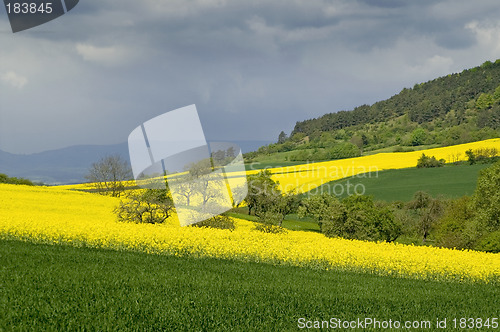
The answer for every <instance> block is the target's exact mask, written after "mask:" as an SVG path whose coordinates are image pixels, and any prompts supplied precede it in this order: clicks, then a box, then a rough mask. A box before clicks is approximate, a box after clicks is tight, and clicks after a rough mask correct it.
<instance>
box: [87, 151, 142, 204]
mask: <svg viewBox="0 0 500 332" xmlns="http://www.w3.org/2000/svg"><path fill="white" fill-rule="evenodd" d="M85 178H86V179H87V180H88V181H89V182H90V183H91V184H92V186H93V187H94V188H95V190H96V191H97V192H98V193H100V194H102V195H108V194H110V195H111V196H113V197H118V196H120V195H121V194H122V193H123V191H124V189H125V186H124V184H123V181H126V180H130V179H131V178H132V171H131V169H130V166H129V164H128V163H127V162H126V161H124V160H123V159H122V158H121V157H120V156H119V155H113V156H108V157H104V158H102V159H101V160H99V161H98V162H97V163H93V164H92V166H91V167H90V169H89V173H88V174H87V175H86V176H85Z"/></svg>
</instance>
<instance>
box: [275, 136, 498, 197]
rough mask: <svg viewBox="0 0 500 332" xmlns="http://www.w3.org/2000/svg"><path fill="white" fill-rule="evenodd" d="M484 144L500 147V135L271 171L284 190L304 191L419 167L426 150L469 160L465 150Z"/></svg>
mask: <svg viewBox="0 0 500 332" xmlns="http://www.w3.org/2000/svg"><path fill="white" fill-rule="evenodd" d="M481 148H496V149H497V150H500V138H494V139H489V140H485V141H480V142H473V143H467V144H460V145H453V146H447V147H443V148H435V149H427V150H421V151H414V152H398V153H379V154H374V155H370V156H363V157H358V158H350V159H341V160H333V161H326V162H320V163H310V164H304V165H297V166H289V167H281V168H273V169H270V171H271V172H272V173H273V179H274V180H275V181H279V183H280V186H281V189H282V190H284V191H287V192H288V191H291V190H295V191H296V192H297V193H303V192H307V191H310V190H312V189H314V188H316V187H319V186H320V185H322V184H325V183H327V182H330V181H334V180H339V179H342V178H346V177H350V176H354V175H358V174H363V173H367V172H377V171H382V170H387V169H400V168H408V167H415V166H416V165H417V160H418V158H420V156H421V155H422V153H425V154H426V155H427V156H434V157H436V158H437V159H444V160H446V162H454V161H459V160H466V155H465V151H467V150H469V149H472V150H476V149H481Z"/></svg>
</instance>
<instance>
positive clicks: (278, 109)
mask: <svg viewBox="0 0 500 332" xmlns="http://www.w3.org/2000/svg"><path fill="white" fill-rule="evenodd" d="M494 5H496V1H493V0H492V1H486V0H485V1H477V2H473V3H472V2H467V1H465V0H461V1H451V0H448V1H439V2H436V1H389V0H386V1H368V0H367V1H347V0H346V1H326V0H325V1H321V0H310V1H290V0H271V1H270V0H259V1H251V2H250V1H235V0H233V1H222V0H220V1H219V0H213V1H208V0H204V1H185V0H176V1H158V0H147V1H146V0H144V1H132V0H123V1H120V3H119V4H117V2H116V1H111V0H103V1H83V0H82V1H80V3H79V4H78V6H77V7H75V8H74V9H73V10H72V11H71V12H69V13H68V14H66V15H64V16H62V17H61V18H59V19H57V20H54V21H53V22H50V23H48V24H46V25H43V26H40V27H38V28H35V29H33V30H28V31H25V32H22V33H19V34H15V35H12V34H8V33H0V40H1V41H2V49H1V50H0V77H5V75H6V74H7V73H11V74H9V76H7V79H5V78H4V79H3V81H0V85H1V84H3V85H2V88H1V89H0V149H5V150H8V151H11V152H32V151H39V150H44V149H49V148H57V147H61V146H67V145H73V144H99V143H101V144H108V143H118V142H123V141H125V140H126V137H127V135H128V133H129V132H130V130H132V129H133V128H135V127H136V126H137V125H138V124H140V123H142V122H144V121H146V120H148V119H150V118H152V117H154V116H156V115H159V114H162V113H164V112H166V111H169V110H173V109H175V108H178V107H182V106H185V105H189V104H193V103H196V104H197V107H198V110H199V113H200V117H201V119H202V121H203V122H202V123H203V126H204V129H205V131H206V133H207V136H208V138H209V139H213V140H229V141H230V140H261V139H264V140H268V139H276V137H277V134H278V133H279V132H280V131H281V130H286V131H290V130H291V129H292V127H293V125H294V124H295V122H296V121H299V120H303V119H306V118H311V117H317V116H320V115H322V114H324V113H326V112H334V111H338V110H341V109H350V108H353V107H355V106H357V105H360V104H363V103H373V102H375V101H377V100H380V99H384V98H388V97H390V96H391V95H393V94H395V93H397V92H398V91H400V90H401V89H402V88H403V87H405V86H406V87H408V86H412V85H413V84H414V83H417V82H419V81H422V80H427V79H432V78H435V77H436V76H438V75H443V74H446V73H447V71H448V70H452V71H459V70H462V69H464V68H467V67H468V66H470V65H478V64H480V63H481V62H482V61H484V60H486V59H484V54H489V55H491V56H494V55H495V54H496V53H495V52H497V50H496V49H495V47H494V45H492V46H491V47H490V46H488V45H485V44H484V43H483V44H481V45H478V43H477V35H476V32H475V30H472V29H468V28H466V25H467V24H468V23H470V22H472V21H477V22H478V26H482V25H481V24H483V23H482V22H484V21H485V20H489V22H492V24H493V23H495V22H499V19H498V17H500V16H499V15H498V14H499V12H500V10H499V9H498V8H497V7H498V5H496V6H494ZM0 24H2V25H3V26H2V27H0V30H2V31H3V30H7V29H8V28H9V27H8V22H7V21H6V20H5V16H3V15H2V16H0ZM492 33H494V32H492ZM498 57H500V54H498ZM55 68H57V70H56V69H55ZM12 73H15V75H14V74H12ZM2 75H4V76H2ZM20 78H24V79H25V80H26V82H27V83H24V85H23V84H22V82H25V81H24V80H21V79H20ZM2 82H3V83H2ZM5 82H10V83H11V84H10V85H6V83H5ZM16 82H17V83H16ZM12 83H16V84H17V85H18V86H21V85H22V88H21V89H20V88H15V87H14V86H12ZM4 85H5V87H4ZM19 124H22V125H19Z"/></svg>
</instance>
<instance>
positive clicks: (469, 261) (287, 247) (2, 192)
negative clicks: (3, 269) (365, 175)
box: [0, 184, 500, 282]
mask: <svg viewBox="0 0 500 332" xmlns="http://www.w3.org/2000/svg"><path fill="white" fill-rule="evenodd" d="M117 204H118V199H116V198H112V197H107V196H100V195H97V194H91V193H85V192H78V191H74V190H68V189H61V188H57V187H29V186H15V185H6V184H0V237H3V238H12V237H14V238H20V239H25V240H28V241H35V242H45V243H54V244H60V243H64V244H71V245H75V246H89V247H102V248H111V249H118V250H139V251H144V252H147V253H161V254H169V255H190V256H195V257H201V256H204V257H219V258H228V259H238V260H244V261H254V262H267V263H273V264H288V265H296V266H306V267H315V268H322V269H347V270H362V271H371V272H374V273H378V274H383V275H394V276H402V277H413V278H437V279H455V280H456V279H458V280H472V281H486V282H488V281H490V280H492V279H496V280H498V277H499V276H500V255H498V254H490V253H482V252H474V251H458V250H451V249H439V248H431V247H418V246H406V245H401V244H390V243H373V242H363V241H355V240H344V239H333V238H326V237H325V236H323V235H322V234H319V233H312V232H301V231H290V232H288V233H286V234H264V233H261V232H258V231H255V230H253V226H252V223H251V222H247V221H243V220H236V229H235V230H234V231H229V230H217V229H206V228H197V227H180V226H179V225H178V222H177V221H176V220H174V219H172V220H170V222H168V223H166V224H162V225H150V224H133V223H119V222H117V221H116V217H115V215H114V214H113V212H112V210H113V208H114V207H115V206H116V205H117Z"/></svg>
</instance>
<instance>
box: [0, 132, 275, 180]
mask: <svg viewBox="0 0 500 332" xmlns="http://www.w3.org/2000/svg"><path fill="white" fill-rule="evenodd" d="M233 142H234V143H236V144H238V145H239V146H240V147H241V149H242V151H243V152H249V151H254V150H257V149H258V148H259V147H260V146H262V145H266V144H269V143H270V142H269V141H233ZM109 155H120V156H121V157H122V158H123V159H124V160H126V161H129V160H130V158H129V154H128V145H127V143H120V144H114V145H75V146H70V147H66V148H62V149H57V150H50V151H44V152H40V153H33V154H27V155H22V154H12V153H8V152H4V151H1V150H0V173H4V174H7V175H8V176H15V177H22V178H27V179H30V180H32V181H35V182H43V183H46V184H73V183H82V182H85V174H87V172H88V170H89V168H90V166H91V165H92V163H94V162H96V161H99V159H101V158H103V157H106V156H109Z"/></svg>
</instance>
